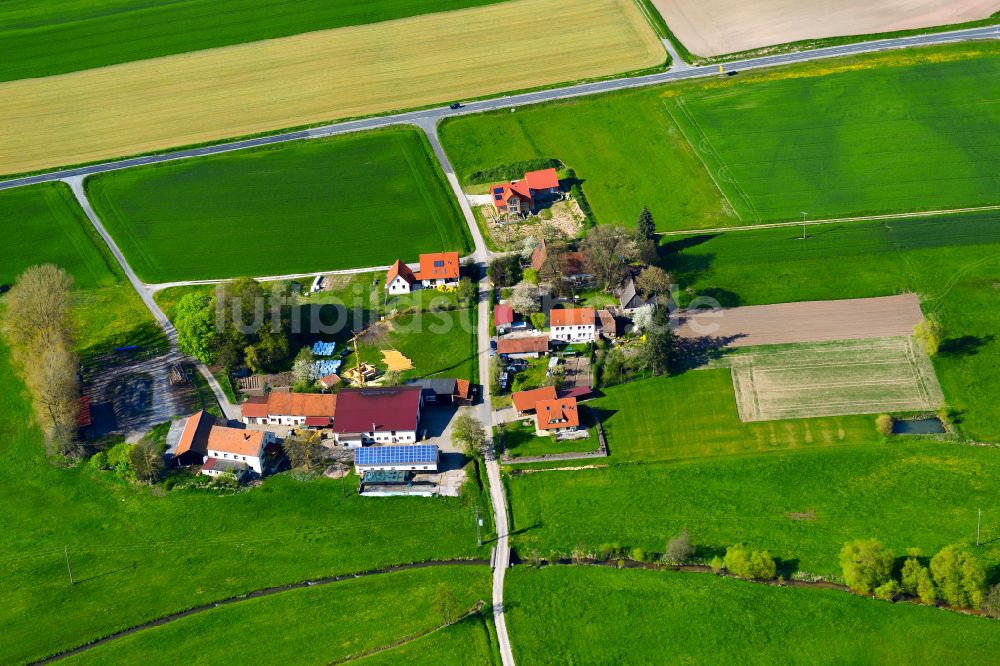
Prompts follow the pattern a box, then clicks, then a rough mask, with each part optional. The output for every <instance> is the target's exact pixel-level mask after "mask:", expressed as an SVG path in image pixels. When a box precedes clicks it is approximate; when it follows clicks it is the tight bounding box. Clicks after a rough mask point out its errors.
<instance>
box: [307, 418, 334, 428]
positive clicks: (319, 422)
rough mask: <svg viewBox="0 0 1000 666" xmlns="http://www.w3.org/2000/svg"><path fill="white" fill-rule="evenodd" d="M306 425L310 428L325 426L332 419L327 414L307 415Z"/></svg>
mask: <svg viewBox="0 0 1000 666" xmlns="http://www.w3.org/2000/svg"><path fill="white" fill-rule="evenodd" d="M306 425H307V426H309V427H310V428H325V427H327V426H328V425H330V419H329V418H328V417H326V416H307V417H306Z"/></svg>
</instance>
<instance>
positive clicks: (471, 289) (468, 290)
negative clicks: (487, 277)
mask: <svg viewBox="0 0 1000 666" xmlns="http://www.w3.org/2000/svg"><path fill="white" fill-rule="evenodd" d="M478 293H479V287H478V285H476V283H475V282H473V281H472V280H470V279H469V278H467V277H464V278H462V279H461V280H459V281H458V300H460V301H462V302H463V303H469V302H471V301H472V300H473V299H474V298H475V297H476V294H478Z"/></svg>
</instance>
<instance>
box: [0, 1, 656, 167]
mask: <svg viewBox="0 0 1000 666" xmlns="http://www.w3.org/2000/svg"><path fill="white" fill-rule="evenodd" d="M665 59H666V54H665V52H664V51H663V48H662V45H661V44H660V42H659V41H658V39H657V37H656V35H655V34H654V32H653V31H652V29H651V28H650V27H649V25H648V24H647V23H646V20H645V18H644V17H643V15H642V14H641V12H640V11H639V9H638V7H637V5H636V4H635V2H634V1H633V0H512V1H511V2H503V3H498V4H495V5H488V6H485V7H474V8H468V9H461V10H456V11H451V12H442V13H436V14H427V15H422V16H415V17H409V18H403V19H398V20H393V21H386V22H382V23H379V24H374V25H357V26H350V27H344V28H336V29H332V30H322V31H317V32H311V33H306V34H301V35H295V36H291V37H284V38H280V39H271V40H263V41H257V42H253V43H249V44H239V45H234V46H227V47H221V48H214V49H208V50H204V51H195V52H191V53H183V54H177V55H171V56H166V57H162V58H154V59H149V60H141V61H137V62H131V63H124V64H120V65H113V66H110V67H102V68H97V69H90V70H86V71H80V72H73V73H68V74H61V75H58V76H51V77H46V78H36V79H24V80H19V81H10V82H7V83H4V84H0V146H3V147H4V150H3V151H2V155H0V173H19V172H27V171H33V170H39V169H44V168H48V167H55V166H60V165H68V164H80V163H84V162H91V161H96V160H102V159H108V158H114V157H120V156H125V155H133V154H137V153H142V152H148V151H154V150H158V149H165V148H169V147H173V146H180V145H187V144H194V143H202V142H209V141H214V140H219V139H223V138H226V137H235V136H242V135H247V134H254V133H258V132H266V131H271V130H276V129H280V128H284V127H294V126H301V125H308V124H312V123H319V122H323V121H327V120H336V119H339V118H348V117H356V116H364V115H369V114H376V113H380V112H386V111H392V110H397V109H405V108H413V107H419V106H424V105H429V104H434V103H439V102H446V101H451V100H454V99H462V98H471V97H477V96H483V95H490V94H495V93H500V92H505V91H512V90H520V89H526V88H532V87H535V86H542V85H552V84H555V83H560V82H565V81H571V80H576V79H580V78H590V77H600V76H605V75H611V74H616V73H621V72H625V71H630V70H636V69H642V68H647V67H651V66H655V65H657V64H659V63H661V62H663V61H664V60H665Z"/></svg>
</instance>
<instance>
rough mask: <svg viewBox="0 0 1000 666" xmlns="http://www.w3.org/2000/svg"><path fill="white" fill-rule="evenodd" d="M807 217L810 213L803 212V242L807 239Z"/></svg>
mask: <svg viewBox="0 0 1000 666" xmlns="http://www.w3.org/2000/svg"><path fill="white" fill-rule="evenodd" d="M807 215H808V213H806V212H805V211H803V212H802V240H805V239H806V216H807Z"/></svg>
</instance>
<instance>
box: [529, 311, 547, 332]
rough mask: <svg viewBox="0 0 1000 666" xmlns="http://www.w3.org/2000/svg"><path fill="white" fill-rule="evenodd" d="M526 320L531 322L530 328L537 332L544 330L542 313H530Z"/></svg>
mask: <svg viewBox="0 0 1000 666" xmlns="http://www.w3.org/2000/svg"><path fill="white" fill-rule="evenodd" d="M528 319H529V320H530V321H531V326H532V328H535V329H537V330H539V331H540V330H542V329H543V328H545V313H544V312H532V313H531V315H530V316H529V317H528Z"/></svg>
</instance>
